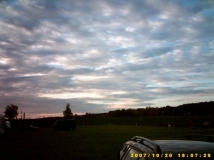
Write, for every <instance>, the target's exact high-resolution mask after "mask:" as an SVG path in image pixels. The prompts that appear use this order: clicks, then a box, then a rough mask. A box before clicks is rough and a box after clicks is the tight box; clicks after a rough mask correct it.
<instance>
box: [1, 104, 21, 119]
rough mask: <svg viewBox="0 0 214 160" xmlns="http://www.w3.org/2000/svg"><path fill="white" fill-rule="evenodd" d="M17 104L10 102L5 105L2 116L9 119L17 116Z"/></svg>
mask: <svg viewBox="0 0 214 160" xmlns="http://www.w3.org/2000/svg"><path fill="white" fill-rule="evenodd" d="M18 108H19V107H18V106H16V105H13V104H10V105H7V106H6V107H5V111H4V116H5V117H6V118H9V119H14V118H17V116H18V114H19V113H18Z"/></svg>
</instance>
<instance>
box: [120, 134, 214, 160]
mask: <svg viewBox="0 0 214 160" xmlns="http://www.w3.org/2000/svg"><path fill="white" fill-rule="evenodd" d="M187 138H189V139H191V138H192V136H191V135H188V136H187ZM212 138H213V136H207V139H208V140H209V141H210V140H212ZM116 159H117V160H144V159H147V160H150V159H168V160H169V159H170V160H184V159H191V160H195V159H197V160H198V159H201V160H202V159H203V160H204V159H209V160H211V159H214V143H212V142H204V141H192V140H150V139H147V138H145V137H140V136H135V137H133V138H132V139H131V141H127V142H125V143H124V145H123V147H122V149H121V150H120V151H119V152H118V155H117V158H116Z"/></svg>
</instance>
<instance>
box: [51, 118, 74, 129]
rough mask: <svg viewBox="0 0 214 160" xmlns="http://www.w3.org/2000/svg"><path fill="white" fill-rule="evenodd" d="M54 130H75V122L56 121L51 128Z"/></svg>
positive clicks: (71, 120)
mask: <svg viewBox="0 0 214 160" xmlns="http://www.w3.org/2000/svg"><path fill="white" fill-rule="evenodd" d="M52 128H53V129H54V130H56V131H57V130H75V129H76V122H75V120H74V119H64V120H57V121H56V122H55V123H54V125H53V127H52Z"/></svg>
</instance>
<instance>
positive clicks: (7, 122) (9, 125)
mask: <svg viewBox="0 0 214 160" xmlns="http://www.w3.org/2000/svg"><path fill="white" fill-rule="evenodd" d="M3 126H4V129H5V130H6V131H8V130H11V124H10V121H4V122H3Z"/></svg>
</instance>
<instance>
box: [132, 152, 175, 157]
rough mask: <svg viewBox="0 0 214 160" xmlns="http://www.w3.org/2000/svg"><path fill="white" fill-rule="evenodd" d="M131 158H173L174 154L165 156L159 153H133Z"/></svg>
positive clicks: (165, 154)
mask: <svg viewBox="0 0 214 160" xmlns="http://www.w3.org/2000/svg"><path fill="white" fill-rule="evenodd" d="M130 157H131V158H138V157H139V158H146V157H148V158H149V157H150V158H161V157H163V158H172V153H163V154H159V153H131V154H130Z"/></svg>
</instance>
